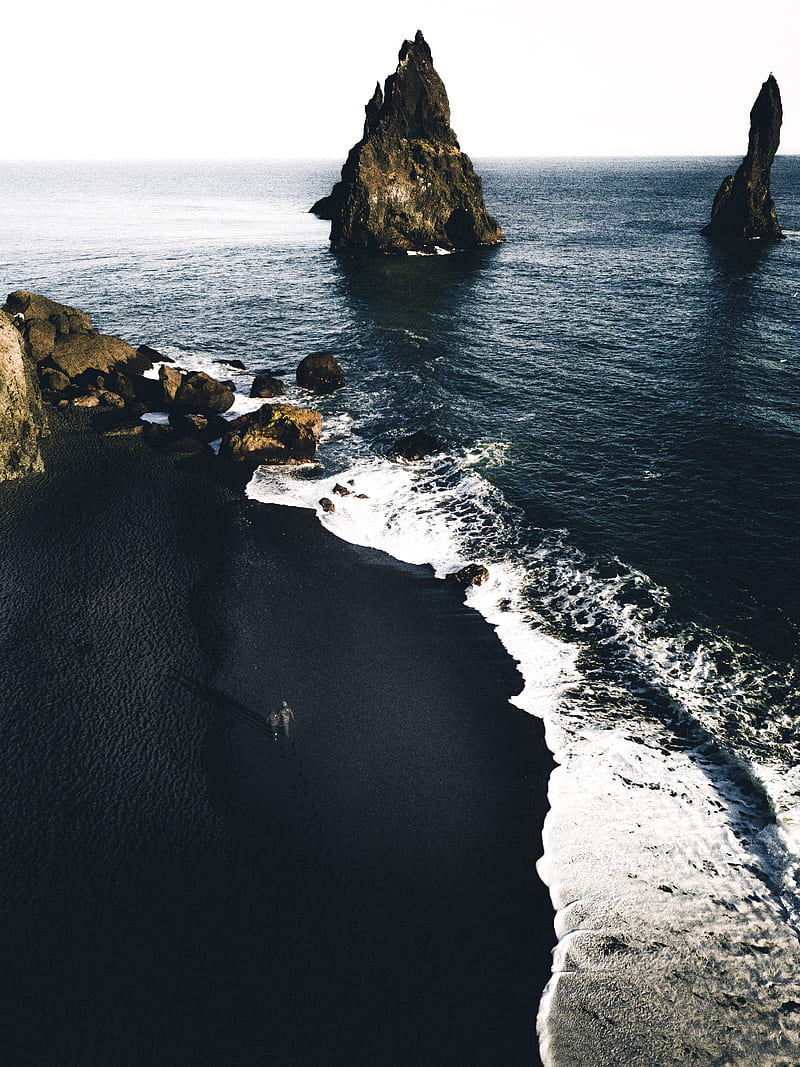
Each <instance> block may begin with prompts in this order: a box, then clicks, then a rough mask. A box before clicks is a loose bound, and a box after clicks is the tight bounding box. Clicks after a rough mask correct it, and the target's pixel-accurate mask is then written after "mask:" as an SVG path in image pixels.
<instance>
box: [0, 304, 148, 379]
mask: <svg viewBox="0 0 800 1067" xmlns="http://www.w3.org/2000/svg"><path fill="white" fill-rule="evenodd" d="M3 310H4V311H6V312H7V313H8V314H9V315H11V316H12V317H13V318H14V320H15V321H16V322H17V324H18V326H19V328H20V330H21V332H22V336H23V338H24V340H25V346H26V354H27V355H28V356H29V357H30V359H31V360H32V361H33V363H35V364H36V366H37V367H38V368H39V372H40V374H42V373H43V372H44V371H46V370H49V369H54V370H57V371H59V372H60V373H61V374H62V375H64V377H66V378H67V379H69V382H70V384H71V385H74V386H77V387H81V386H85V385H87V384H89V385H90V386H91V385H95V386H102V381H101V380H99V379H98V376H100V378H102V376H103V375H106V374H109V373H110V372H111V371H112V370H113V369H114V368H115V367H120V366H123V367H125V368H126V369H128V370H130V371H132V372H135V373H141V372H142V371H143V370H147V369H148V368H149V367H150V366H152V363H151V361H150V360H149V359H148V358H147V356H146V354H144V353H139V352H137V351H136V349H134V348H133V347H132V346H131V345H129V344H127V343H126V342H125V341H121V340H120V339H119V337H113V336H111V335H110V334H102V333H98V331H97V330H95V329H93V328H92V323H91V320H90V318H89V316H88V315H87V314H86V312H84V311H79V310H78V309H77V308H72V307H68V306H67V305H66V304H57V303H56V302H55V301H54V300H48V299H47V297H44V296H39V295H37V294H36V293H28V292H25V291H24V290H20V291H18V292H15V293H10V294H9V296H8V298H7V300H6V303H5V305H4V307H3ZM57 380H59V381H61V379H57Z"/></svg>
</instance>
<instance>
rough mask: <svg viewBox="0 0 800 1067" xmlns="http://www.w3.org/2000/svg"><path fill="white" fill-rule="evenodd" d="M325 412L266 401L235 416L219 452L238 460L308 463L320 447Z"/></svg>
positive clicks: (224, 457)
mask: <svg viewBox="0 0 800 1067" xmlns="http://www.w3.org/2000/svg"><path fill="white" fill-rule="evenodd" d="M321 429H322V416H321V415H320V413H319V412H318V411H313V410H312V409H311V408H298V407H293V406H292V405H290V404H264V406H263V407H261V408H259V409H258V411H253V412H250V413H249V414H247V415H242V416H240V417H239V418H238V419H233V420H232V421H231V423H230V424H229V429H228V432H227V433H226V434H225V435H224V437H223V438H222V441H221V443H220V448H219V455H220V457H221V458H222V459H228V460H234V461H236V462H247V463H252V464H256V465H257V464H260V463H308V462H310V461H311V460H313V458H314V455H315V453H316V450H317V442H318V441H319V435H320V430H321Z"/></svg>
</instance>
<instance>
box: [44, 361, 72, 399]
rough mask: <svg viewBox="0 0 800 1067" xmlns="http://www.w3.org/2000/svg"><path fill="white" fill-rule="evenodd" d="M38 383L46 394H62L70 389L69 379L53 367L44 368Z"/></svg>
mask: <svg viewBox="0 0 800 1067" xmlns="http://www.w3.org/2000/svg"><path fill="white" fill-rule="evenodd" d="M39 383H40V385H41V387H42V389H43V390H45V391H46V392H48V393H63V392H65V391H66V390H67V389H69V388H70V385H71V382H70V380H69V378H68V377H67V376H66V374H64V373H63V372H62V371H60V370H56V368H55V367H45V368H44V370H43V371H42V372H41V374H40V375H39Z"/></svg>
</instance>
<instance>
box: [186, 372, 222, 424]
mask: <svg viewBox="0 0 800 1067" xmlns="http://www.w3.org/2000/svg"><path fill="white" fill-rule="evenodd" d="M173 403H174V405H175V407H178V408H182V409H183V410H184V411H191V412H194V413H195V414H198V415H214V414H222V412H223V411H227V410H228V408H229V407H231V406H232V404H233V389H232V388H231V386H230V384H229V383H227V382H218V381H217V380H216V379H215V378H212V377H211V376H210V375H208V374H205V373H204V372H203V371H189V372H188V374H186V375H184V377H183V379H182V380H181V383H180V385H179V386H178V389H177V391H176V393H175V398H174V401H173Z"/></svg>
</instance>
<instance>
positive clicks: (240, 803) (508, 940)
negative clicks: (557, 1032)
mask: <svg viewBox="0 0 800 1067" xmlns="http://www.w3.org/2000/svg"><path fill="white" fill-rule="evenodd" d="M69 421H70V422H74V423H75V424H74V425H71V426H70V427H68V428H63V427H62V428H61V429H57V430H56V432H55V433H54V434H53V436H52V438H51V439H50V441H49V442H48V444H47V447H46V453H47V454H46V462H47V464H48V473H47V474H46V475H44V476H42V477H36V478H31V479H27V480H26V481H25V482H19V483H15V484H11V483H9V484H5V485H0V533H1V534H2V538H3V548H2V551H0V596H2V601H3V611H2V621H0V652H1V654H2V672H1V673H0V678H1V679H2V680H1V681H0V702H1V703H2V709H3V710H2V736H3V743H2V746H0V764H2V765H1V766H0V783H1V784H0V791H1V792H2V802H3V810H4V818H3V820H2V823H3V825H2V831H0V832H1V833H2V844H1V845H0V871H2V873H0V879H1V880H2V885H0V919H2V930H3V945H4V950H3V951H4V957H5V966H4V969H3V970H4V976H3V998H4V1003H3V1018H4V1020H6V1024H5V1025H4V1027H3V1031H2V1033H0V1058H2V1059H3V1061H4V1062H10V1063H15V1064H24V1063H30V1064H54V1065H55V1064H59V1065H66V1064H101V1063H102V1064H107V1063H113V1064H137V1065H140V1064H142V1063H153V1064H155V1063H159V1064H161V1063H163V1064H167V1063H169V1064H185V1063H193V1064H226V1065H228V1064H230V1065H233V1064H242V1065H244V1064H254V1065H255V1064H264V1063H270V1064H298V1065H300V1064H304V1065H305V1064H339V1063H342V1064H344V1063H347V1064H364V1065H366V1064H370V1065H373V1064H386V1065H389V1064H397V1065H400V1064H403V1065H408V1064H419V1065H425V1064H431V1065H433V1064H437V1065H438V1064H465V1063H470V1064H487V1065H488V1064H498V1063H502V1064H536V1063H537V1062H538V1054H537V1051H536V1049H537V1042H536V1035H535V1020H536V1010H537V1005H538V999H539V996H540V993H541V990H542V988H543V985H544V983H545V981H546V980H547V977H548V976H549V971H550V949H551V947H552V943H553V933H552V923H553V916H552V911H551V907H550V902H549V897H548V895H547V892H546V890H545V888H544V887H543V886H542V884H541V883H540V882H539V880H538V878H537V876H536V873H535V869H534V863H535V860H536V858H538V856H539V854H540V850H541V845H540V836H541V825H542V821H543V818H544V814H545V810H546V784H547V777H548V774H549V770H550V767H551V761H550V756H549V753H548V752H547V750H546V747H545V745H544V740H543V736H542V729H541V725H540V724H539V723H538V722H537V721H535V720H533V719H531V718H530V717H528V716H526V715H524V714H523V713H521V712H518V711H517V710H516V709H514V708H512V707H511V706H510V705H508V704H507V698H508V696H509V695H511V694H512V693H514V692H517V691H518V690H519V688H520V687H521V680H520V678H519V676H518V674H517V672H516V670H515V668H514V666H513V663H512V662H511V661H510V659H509V658H508V656H507V655H506V654H505V652H504V651H503V649H502V647H501V646H500V644H499V642H498V641H497V640H496V638H495V636H494V634H493V633H492V631H491V630H490V628H489V627H487V626H486V624H485V623H484V622H483V621H482V620H481V619H480V618H479V617H478V616H477V615H476V614H475V613H474V612H470V611H468V610H467V609H465V608H464V607H463V605H462V604H461V603H460V599H461V598H460V594H458V593H455V592H452V591H450V590H447V589H445V588H444V587H443V586H442V583H439V582H436V581H435V580H434V579H433V578H432V577H431V575H430V571H428V570H427V569H425V568H413V567H407V566H404V565H401V564H398V563H396V562H395V561H393V560H389V559H388V558H387V557H385V556H382V555H380V554H378V553H373V552H369V551H367V550H363V549H358V548H355V547H353V546H350V545H347V544H344V543H343V542H340V541H338V540H336V539H335V538H333V537H332V536H331V535H330V534H328V533H327V532H326V531H324V530H323V529H322V528H321V527H320V526H319V524H318V523H317V521H316V519H315V518H314V516H313V515H311V514H310V513H306V512H299V511H294V510H291V509H278V508H273V507H264V506H261V505H257V504H253V503H250V502H247V501H245V500H243V498H242V494H241V493H240V492H237V491H234V490H231V489H228V488H225V487H224V486H222V485H219V484H217V483H216V482H215V481H214V480H213V479H209V478H208V477H207V476H206V475H205V474H204V473H202V472H199V471H196V470H192V469H190V467H189V466H187V465H186V464H182V463H181V462H180V461H176V460H175V459H174V458H172V457H168V456H163V455H157V454H155V453H153V452H151V451H149V450H147V449H145V448H144V447H143V446H141V445H140V444H139V443H138V442H137V441H131V440H126V439H109V438H101V437H98V436H97V435H95V434H93V433H92V432H91V431H90V430H88V429H80V428H79V427H80V426H82V425H84V422H83V420H69ZM281 700H287V701H288V702H289V704H290V705H291V706H292V708H293V710H294V716H295V718H294V720H293V722H292V724H291V728H290V736H289V737H288V738H286V737H283V736H282V735H281V736H280V737H279V738H278V740H277V741H275V740H274V739H273V737H272V733H271V731H270V729H269V726H268V723H267V722H266V713H267V712H268V711H269V710H271V709H272V708H273V707H275V706H277V705H279V704H280V701H281Z"/></svg>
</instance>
